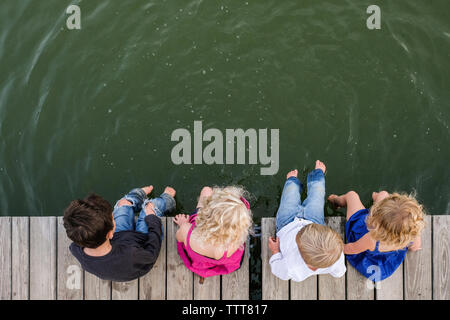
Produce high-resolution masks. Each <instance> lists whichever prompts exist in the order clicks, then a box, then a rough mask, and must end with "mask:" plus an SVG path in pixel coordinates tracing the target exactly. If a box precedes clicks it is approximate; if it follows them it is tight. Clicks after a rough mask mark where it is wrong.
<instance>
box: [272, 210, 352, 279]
mask: <svg viewBox="0 0 450 320" xmlns="http://www.w3.org/2000/svg"><path fill="white" fill-rule="evenodd" d="M310 223H312V221H309V220H304V219H300V218H295V219H294V221H292V222H291V223H289V224H287V225H286V226H284V227H283V228H281V230H280V231H278V232H277V237H278V238H279V239H280V252H278V253H276V254H274V255H273V256H272V257H271V258H270V260H269V263H270V267H271V269H272V273H273V274H274V275H275V276H277V277H278V278H280V279H282V280H293V281H297V282H300V281H303V280H305V279H306V278H308V277H309V276H312V275H315V274H326V273H329V274H331V275H332V276H333V277H335V278H340V277H342V276H343V275H344V274H345V271H346V270H347V268H346V267H345V259H344V253H343V252H342V253H341V256H340V257H339V259H338V260H337V261H336V262H335V263H334V264H333V265H332V266H330V267H327V268H319V269H317V270H316V271H313V270H311V269H310V268H308V266H307V265H306V263H305V261H304V260H303V258H302V256H301V255H300V251H299V250H298V246H297V242H296V241H295V239H296V236H297V233H298V232H299V231H300V229H301V228H303V227H304V226H306V225H308V224H310Z"/></svg>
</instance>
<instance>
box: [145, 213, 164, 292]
mask: <svg viewBox="0 0 450 320" xmlns="http://www.w3.org/2000/svg"><path fill="white" fill-rule="evenodd" d="M167 219H171V218H166V217H163V218H161V222H162V224H163V230H164V238H163V241H162V244H161V250H160V252H159V256H158V260H156V262H155V264H154V265H153V268H152V269H151V270H150V272H149V273H147V274H146V275H145V276H143V277H141V278H140V279H139V299H140V300H164V299H165V298H166V258H167Z"/></svg>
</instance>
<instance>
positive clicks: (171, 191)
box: [164, 187, 177, 198]
mask: <svg viewBox="0 0 450 320" xmlns="http://www.w3.org/2000/svg"><path fill="white" fill-rule="evenodd" d="M164 193H167V194H168V195H169V196H171V197H172V198H174V197H175V194H176V193H177V192H176V191H175V189H174V188H172V187H166V188H165V189H164Z"/></svg>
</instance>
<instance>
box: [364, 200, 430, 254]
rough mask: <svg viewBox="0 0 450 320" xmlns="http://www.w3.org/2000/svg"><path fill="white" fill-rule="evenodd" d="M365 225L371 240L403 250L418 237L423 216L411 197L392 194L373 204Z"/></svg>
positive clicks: (422, 223)
mask: <svg viewBox="0 0 450 320" xmlns="http://www.w3.org/2000/svg"><path fill="white" fill-rule="evenodd" d="M366 224H367V226H368V228H369V232H370V235H371V236H372V238H373V239H375V240H377V241H380V242H382V243H383V244H386V245H388V246H393V247H396V248H397V247H398V248H403V247H405V246H406V245H408V244H409V243H410V242H412V241H414V239H415V238H416V237H417V236H419V235H420V233H421V231H422V230H423V228H424V227H425V214H424V212H423V207H422V205H420V204H419V203H418V202H417V200H416V199H415V198H414V196H413V195H408V194H399V193H393V194H391V195H389V196H388V197H386V198H384V199H383V200H381V201H378V202H375V203H374V204H373V206H372V208H370V212H369V215H368V217H367V221H366Z"/></svg>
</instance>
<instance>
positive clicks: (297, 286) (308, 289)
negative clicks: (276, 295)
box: [291, 276, 318, 300]
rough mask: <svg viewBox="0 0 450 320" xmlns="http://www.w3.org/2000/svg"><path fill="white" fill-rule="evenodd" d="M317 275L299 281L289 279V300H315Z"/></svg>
mask: <svg viewBox="0 0 450 320" xmlns="http://www.w3.org/2000/svg"><path fill="white" fill-rule="evenodd" d="M317 281H318V279H317V276H311V277H309V278H306V279H305V280H303V281H301V282H296V281H292V280H291V300H317Z"/></svg>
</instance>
